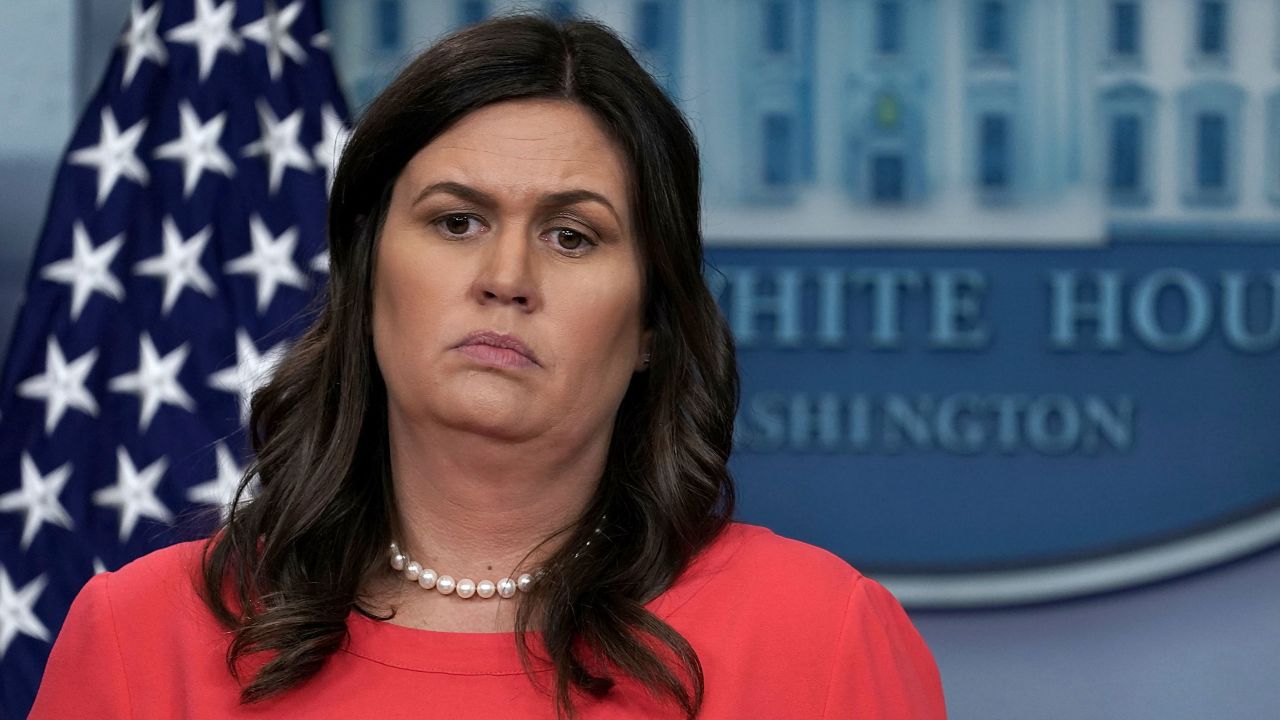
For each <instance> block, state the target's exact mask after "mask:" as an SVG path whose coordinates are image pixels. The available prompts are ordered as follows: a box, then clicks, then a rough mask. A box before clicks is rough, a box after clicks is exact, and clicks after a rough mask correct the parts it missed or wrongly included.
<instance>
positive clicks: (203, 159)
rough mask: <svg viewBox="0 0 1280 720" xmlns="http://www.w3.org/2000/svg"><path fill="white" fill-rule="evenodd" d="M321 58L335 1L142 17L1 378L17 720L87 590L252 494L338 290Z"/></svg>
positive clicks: (142, 11)
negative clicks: (298, 372)
mask: <svg viewBox="0 0 1280 720" xmlns="http://www.w3.org/2000/svg"><path fill="white" fill-rule="evenodd" d="M328 45H329V42H328V35H327V34H326V33H325V30H324V26H323V23H322V19H321V12H320V3H319V0H291V1H288V0H280V2H271V1H270V0H154V1H151V2H148V1H147V0H133V5H132V7H131V9H130V13H129V19H128V21H127V23H126V26H125V30H124V33H123V35H122V36H121V38H120V42H119V46H118V47H117V48H116V49H115V52H114V54H113V55H112V58H111V61H110V64H109V66H108V68H107V71H106V75H105V77H104V78H103V81H102V84H101V86H100V87H99V89H98V91H97V93H96V94H95V95H94V97H93V99H92V100H91V101H90V103H89V106H88V108H87V109H86V110H85V113H84V116H83V117H82V118H81V121H80V123H79V125H78V127H77V128H76V130H75V134H74V135H73V136H72V138H71V141H70V144H69V145H68V150H67V152H66V155H65V157H64V159H63V164H62V167H61V168H60V169H59V172H58V176H57V180H56V184H55V186H54V189H53V193H52V196H51V197H52V199H51V202H50V207H49V211H48V216H47V218H46V220H45V226H44V230H43V232H42V234H41V236H40V240H39V244H38V246H37V248H36V251H35V259H34V263H33V266H32V268H31V271H30V275H29V277H28V280H27V287H26V299H25V303H24V306H23V308H22V310H21V312H20V315H19V317H18V321H17V326H16V330H15V332H14V335H13V339H12V342H11V345H10V348H9V353H8V356H7V359H6V362H5V365H4V374H3V376H0V677H2V678H3V680H2V681H0V717H25V716H26V713H27V711H28V710H29V708H30V706H31V703H32V700H33V699H34V697H35V692H36V689H37V687H38V685H39V681H40V677H41V674H42V672H43V668H44V663H45V660H46V658H47V657H48V654H49V649H50V647H51V643H52V641H53V639H54V637H55V636H56V634H57V632H58V629H59V628H60V627H61V625H62V621H63V618H64V616H65V614H66V611H67V608H68V607H69V606H70V604H71V600H72V599H73V598H74V597H75V594H76V593H77V591H79V589H80V587H81V586H82V585H83V584H84V582H85V581H86V580H87V579H88V578H89V577H90V576H91V575H92V574H93V573H95V572H101V571H103V570H104V569H114V568H117V567H119V566H120V565H123V564H124V563H126V562H128V561H129V560H131V559H133V558H135V557H138V556H140V555H143V554H145V553H147V552H149V551H151V550H154V549H157V548H159V547H161V546H164V545H167V544H170V543H173V542H176V541H178V540H182V539H187V538H190V537H192V536H194V535H196V534H197V533H199V532H202V531H207V530H208V529H209V523H208V522H204V523H201V522H200V521H199V519H200V518H201V517H202V515H201V514H200V513H197V512H193V511H195V510H199V509H200V508H202V507H203V508H204V509H206V510H209V509H211V508H213V507H215V506H222V505H224V504H225V502H226V501H227V500H228V499H229V498H230V496H231V493H232V491H233V490H234V488H235V486H236V484H237V482H238V480H239V478H240V475H241V473H242V471H243V467H244V465H245V462H246V460H247V445H248V444H247V442H246V440H245V434H244V431H243V424H244V422H245V420H246V416H247V412H248V401H249V398H250V396H251V394H252V392H253V390H254V388H255V387H257V386H259V385H260V384H261V382H262V381H263V380H264V378H265V377H268V376H269V374H270V371H271V368H272V366H273V363H274V362H275V361H276V360H277V359H278V358H279V357H280V355H281V353H282V352H283V350H284V349H285V348H286V347H287V345H288V342H289V338H291V337H293V336H294V335H296V333H297V332H299V331H300V330H301V328H302V327H303V326H304V325H305V312H304V311H305V309H306V307H307V306H308V305H309V303H311V301H312V300H313V298H314V296H315V294H316V293H317V291H319V290H320V289H321V288H322V287H323V284H324V281H325V275H324V273H325V271H326V269H327V262H326V259H327V255H326V254H325V252H324V247H325V243H324V227H325V202H326V191H327V187H328V185H329V184H330V183H331V181H332V176H333V172H334V169H335V167H336V159H337V156H338V153H339V151H340V148H341V146H342V144H343V142H344V141H345V136H346V132H347V130H346V117H347V108H346V103H345V102H344V101H343V99H342V95H341V92H340V90H339V87H338V83H337V80H336V78H335V75H334V70H333V66H332V63H331V61H330V58H329V53H328ZM213 515H214V517H215V518H216V511H214V512H213Z"/></svg>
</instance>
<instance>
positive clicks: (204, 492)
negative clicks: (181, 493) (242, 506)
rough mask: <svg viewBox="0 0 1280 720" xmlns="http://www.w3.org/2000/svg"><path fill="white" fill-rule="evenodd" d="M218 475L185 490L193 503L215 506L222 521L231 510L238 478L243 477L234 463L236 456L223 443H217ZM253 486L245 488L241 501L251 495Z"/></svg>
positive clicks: (241, 470) (241, 469)
mask: <svg viewBox="0 0 1280 720" xmlns="http://www.w3.org/2000/svg"><path fill="white" fill-rule="evenodd" d="M217 455H218V475H217V477H215V478H213V479H212V480H208V481H206V482H202V483H200V484H199V485H192V486H191V489H190V490H187V499H188V500H190V501H191V502H193V503H200V504H201V505H216V506H217V507H218V512H219V513H220V514H221V516H222V519H223V520H226V519H227V513H228V512H229V511H230V510H231V502H232V501H233V500H235V497H236V489H237V488H239V487H240V478H241V477H242V476H243V475H244V468H241V467H240V465H239V464H237V463H236V456H235V455H234V454H233V453H232V452H231V449H230V448H228V447H227V446H226V444H225V443H218V447H217ZM252 488H253V486H252V485H250V486H249V487H248V488H245V494H244V495H243V496H242V497H241V500H242V501H243V500H247V499H249V497H250V496H251V495H252V494H253V493H252Z"/></svg>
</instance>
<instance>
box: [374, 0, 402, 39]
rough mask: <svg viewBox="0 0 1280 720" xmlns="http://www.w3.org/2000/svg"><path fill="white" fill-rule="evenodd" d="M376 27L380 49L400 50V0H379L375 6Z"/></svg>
mask: <svg viewBox="0 0 1280 720" xmlns="http://www.w3.org/2000/svg"><path fill="white" fill-rule="evenodd" d="M375 8H376V9H375V14H374V16H375V18H376V19H375V22H374V27H375V29H376V31H377V34H378V36H377V46H378V49H379V50H383V51H391V52H396V51H399V50H400V27H401V18H400V10H401V8H400V0H378V4H377V5H376V6H375Z"/></svg>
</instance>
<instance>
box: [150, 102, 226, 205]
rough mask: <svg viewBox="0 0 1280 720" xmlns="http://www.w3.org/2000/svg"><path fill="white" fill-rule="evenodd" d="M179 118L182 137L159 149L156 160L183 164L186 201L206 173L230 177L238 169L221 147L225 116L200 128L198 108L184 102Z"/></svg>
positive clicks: (157, 149) (201, 125)
mask: <svg viewBox="0 0 1280 720" xmlns="http://www.w3.org/2000/svg"><path fill="white" fill-rule="evenodd" d="M178 115H179V121H180V122H181V124H182V130H181V132H182V134H181V136H179V137H178V139H176V140H171V141H170V142H167V143H165V144H163V145H161V146H160V147H158V148H156V151H155V156H156V157H157V158H160V159H163V160H181V161H182V196H183V197H184V198H185V197H190V196H191V191H193V190H195V189H196V185H197V184H198V183H199V182H200V176H201V175H203V174H204V172H205V170H210V171H212V172H218V173H222V175H223V176H224V177H231V176H233V175H235V174H236V166H235V165H234V164H233V163H232V162H231V158H229V157H227V154H226V153H225V152H223V151H222V147H221V146H220V145H219V144H218V142H219V140H220V139H221V138H222V130H223V127H225V125H226V121H227V114H226V113H225V112H221V113H218V114H217V115H215V116H213V119H211V120H210V121H209V122H207V123H204V124H201V123H200V116H199V115H197V114H196V111H195V108H193V107H191V103H190V102H188V101H186V100H183V101H182V103H181V104H180V105H179V106H178Z"/></svg>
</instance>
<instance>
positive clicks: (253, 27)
mask: <svg viewBox="0 0 1280 720" xmlns="http://www.w3.org/2000/svg"><path fill="white" fill-rule="evenodd" d="M301 12H302V0H294V2H292V3H290V4H289V6H288V7H286V8H284V9H283V10H277V9H276V7H275V3H274V2H271V0H267V9H266V13H265V14H263V16H262V17H260V18H258V19H257V20H254V21H253V22H251V23H249V24H248V25H245V26H244V27H242V28H240V32H241V34H243V35H244V36H245V37H247V38H249V39H250V40H253V41H254V42H257V43H259V44H261V45H262V46H263V47H265V48H266V50H267V70H268V71H269V72H270V73H271V79H272V80H276V79H278V78H279V77H280V73H281V71H283V70H284V57H283V55H288V56H289V57H290V58H291V59H292V60H293V61H294V62H296V63H298V64H299V65H301V64H303V63H305V62H306V61H307V51H306V50H303V49H302V46H301V45H299V44H298V41H297V40H294V39H293V35H292V33H291V32H290V30H289V28H290V27H292V25H293V23H294V21H295V20H297V19H298V14H299V13H301Z"/></svg>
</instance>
